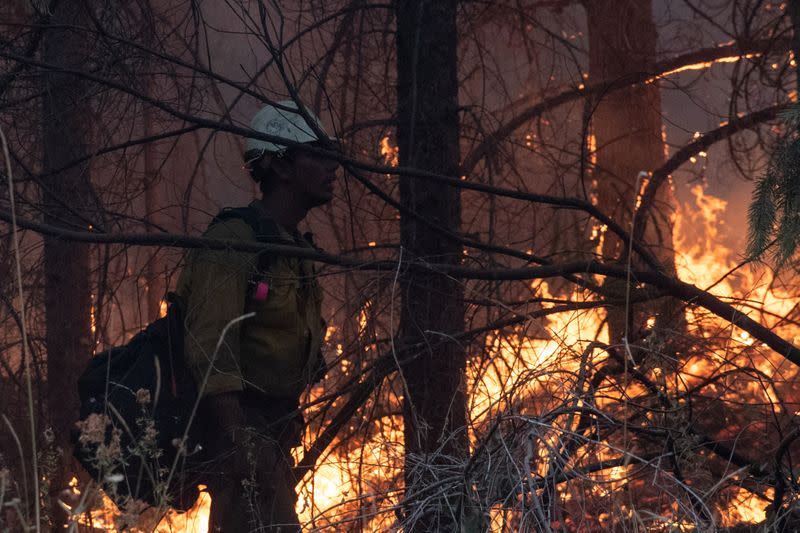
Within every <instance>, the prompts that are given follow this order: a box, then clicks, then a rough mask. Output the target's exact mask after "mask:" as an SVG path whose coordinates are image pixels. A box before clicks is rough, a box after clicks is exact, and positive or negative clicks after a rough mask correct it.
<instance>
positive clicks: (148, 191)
mask: <svg viewBox="0 0 800 533" xmlns="http://www.w3.org/2000/svg"><path fill="white" fill-rule="evenodd" d="M142 122H143V126H144V134H145V136H146V137H147V136H150V135H154V133H155V131H154V128H153V112H152V110H151V109H149V108H145V110H144V112H143V113H142ZM144 187H145V189H144V204H145V205H144V217H145V220H146V221H147V222H148V225H147V232H148V233H154V232H155V227H154V226H155V225H156V224H158V222H159V216H158V210H159V208H160V206H161V195H160V190H161V189H160V187H159V181H158V164H157V153H156V146H155V143H152V142H151V143H148V144H146V145H145V146H144ZM159 251H160V250H159V249H158V248H154V249H153V251H151V252H149V254H148V257H147V264H146V265H145V278H146V280H145V281H146V283H147V316H146V317H145V321H147V322H152V321H153V320H155V319H157V318H158V317H159V316H160V315H161V302H162V301H163V300H164V296H165V293H166V288H165V286H164V271H163V268H162V263H161V260H160V258H159V255H160V254H159Z"/></svg>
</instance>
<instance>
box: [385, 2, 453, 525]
mask: <svg viewBox="0 0 800 533" xmlns="http://www.w3.org/2000/svg"><path fill="white" fill-rule="evenodd" d="M456 5H457V2H456V1H455V0H437V1H431V0H427V1H426V0H397V1H396V2H395V14H396V20H397V41H396V42H397V76H398V87H397V99H398V104H397V115H398V127H397V138H398V146H399V150H400V165H402V166H412V167H416V168H419V169H423V170H428V171H434V172H437V173H441V174H445V175H451V176H452V175H456V173H457V171H458V164H459V120H458V77H457V62H456V60H457V57H456V56H457V52H456V47H457V41H458V39H457V30H456ZM400 200H401V203H402V204H403V205H404V206H405V207H407V208H409V209H411V210H413V211H416V212H417V213H419V214H421V215H422V216H423V217H425V218H426V219H428V220H430V221H433V222H434V223H435V224H436V225H438V226H440V227H441V228H443V229H445V230H447V231H448V232H451V233H458V232H459V228H460V223H461V200H460V192H459V190H458V189H456V188H454V187H449V186H446V185H444V184H441V183H434V182H432V181H425V180H414V179H409V178H408V177H401V179H400ZM400 232H401V244H402V253H403V254H404V256H405V257H404V258H403V259H406V260H410V259H416V260H425V261H431V262H443V263H448V264H459V263H460V262H461V256H462V251H461V246H460V244H459V243H458V241H457V240H455V239H453V238H451V237H448V236H447V235H444V234H442V233H441V232H434V231H431V230H430V229H429V228H428V227H426V226H425V225H424V224H421V223H420V222H419V221H418V220H417V219H415V218H412V217H408V216H402V217H401V220H400ZM400 286H401V290H402V310H401V313H400V344H401V345H412V344H417V343H419V342H424V341H425V340H426V339H441V338H442V337H451V336H453V335H455V334H457V333H458V332H460V331H462V330H463V327H464V324H463V322H464V304H463V289H462V287H461V284H460V283H459V282H458V281H456V280H454V279H452V278H449V277H447V276H445V275H440V274H436V273H433V272H431V273H419V272H417V273H412V272H409V273H408V274H407V275H404V276H403V278H402V280H401V285H400ZM434 345H435V346H436V347H435V348H434V349H430V350H429V351H428V352H427V353H425V354H424V355H422V356H421V357H419V358H416V359H414V360H412V361H410V362H406V363H403V364H402V365H401V377H402V381H403V382H404V385H405V391H404V398H403V413H404V430H405V447H406V461H405V481H406V508H405V512H406V519H407V522H408V528H407V529H408V530H409V531H454V530H456V529H457V528H458V524H459V522H460V521H461V517H459V516H454V513H453V510H454V509H457V508H459V505H458V501H456V500H458V499H459V498H460V497H461V494H460V493H456V492H457V491H448V490H441V489H439V490H437V491H436V494H431V492H427V493H426V488H428V487H429V486H430V484H431V483H432V482H433V481H434V480H436V479H437V477H439V476H441V475H442V472H443V471H446V470H448V469H449V468H452V467H455V466H456V465H457V464H458V463H460V462H461V461H462V460H463V459H464V458H465V457H466V453H467V447H468V446H467V445H468V443H467V434H466V397H465V390H464V383H463V381H464V370H465V353H464V348H463V347H462V346H461V345H459V343H457V342H454V341H452V342H443V343H439V342H437V343H435V344H434ZM445 475H446V472H445ZM423 501H424V502H426V503H422V502H423Z"/></svg>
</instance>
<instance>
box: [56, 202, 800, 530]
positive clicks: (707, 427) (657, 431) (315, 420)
mask: <svg viewBox="0 0 800 533" xmlns="http://www.w3.org/2000/svg"><path fill="white" fill-rule="evenodd" d="M693 194H694V197H695V202H694V204H693V205H688V206H683V207H682V208H681V209H680V210H679V212H678V214H677V216H676V219H675V221H674V222H675V247H676V266H677V269H678V275H679V277H680V278H681V279H682V280H684V281H687V282H690V283H692V284H694V285H696V286H698V287H700V288H702V289H708V290H709V291H710V292H711V293H712V294H714V295H715V296H717V297H718V298H720V299H723V300H724V301H726V302H728V303H730V304H732V305H734V307H735V308H736V309H737V311H738V312H741V313H744V314H747V315H748V316H750V317H751V318H753V319H754V320H756V321H758V322H760V323H761V324H764V325H766V326H768V327H769V328H771V329H772V330H773V331H775V332H776V333H778V334H779V335H781V336H782V337H784V338H786V339H788V340H791V341H795V339H796V337H797V336H798V335H800V328H799V327H798V325H797V322H796V318H797V316H796V315H797V309H796V307H797V302H798V298H797V297H795V296H793V295H794V294H797V291H796V290H795V289H794V288H793V287H792V286H790V285H789V284H788V283H786V282H785V281H783V280H781V279H779V278H775V277H773V276H772V274H771V273H770V271H769V270H768V269H753V268H751V267H744V268H738V267H737V264H736V252H734V251H732V250H728V249H724V248H721V247H720V246H719V239H718V235H717V233H716V231H717V230H716V220H717V219H718V218H719V217H721V216H722V215H723V214H724V210H725V208H726V206H725V203H724V202H723V201H721V200H719V199H717V198H713V197H710V196H708V195H706V194H705V193H704V192H703V190H702V189H701V188H699V187H697V188H695V189H694V190H693ZM701 230H702V231H701ZM532 290H533V292H534V294H535V296H536V297H538V299H539V300H538V303H537V307H536V311H537V313H539V316H543V315H546V318H545V319H544V320H531V321H528V322H527V323H526V325H525V326H524V327H523V326H516V327H515V328H512V329H508V330H506V331H504V332H503V333H502V334H498V333H495V334H492V335H485V336H484V337H482V338H481V339H482V340H481V341H480V343H479V344H478V348H480V349H478V350H477V351H478V352H480V355H476V356H474V357H472V358H470V360H469V364H468V369H467V381H466V384H465V386H466V389H467V391H468V409H469V413H470V426H469V427H468V428H467V432H468V434H469V441H470V447H471V449H470V456H469V458H468V459H466V460H464V459H462V460H454V459H452V458H447V457H435V458H431V457H410V458H406V457H405V456H404V450H403V418H402V391H403V388H402V380H401V379H400V378H399V377H398V376H396V375H395V376H394V377H390V378H389V379H388V380H385V381H382V382H381V384H379V386H378V387H377V388H376V389H375V391H374V392H373V394H372V395H371V396H370V399H369V400H368V401H367V402H366V403H365V404H364V405H363V406H361V407H360V408H359V409H358V411H357V415H356V416H354V417H352V418H351V419H350V421H349V423H348V424H346V425H345V426H344V427H342V428H341V430H340V431H339V433H338V437H337V438H336V439H335V440H334V442H333V444H332V446H331V447H329V448H328V449H327V451H325V452H324V453H323V454H322V456H321V457H320V458H319V460H318V461H317V463H316V465H317V466H316V467H315V468H314V470H313V471H312V472H309V473H308V474H307V475H306V477H305V478H304V479H303V480H302V482H301V483H300V485H299V489H300V498H299V500H298V507H297V510H298V513H299V514H300V516H301V520H303V521H304V523H306V524H307V526H308V528H309V529H314V530H321V531H342V530H353V531H386V530H396V529H400V528H403V526H408V525H411V524H412V523H413V522H414V521H415V520H416V519H417V518H418V517H419V516H422V515H424V514H425V513H426V512H429V510H430V509H431V508H437V509H445V511H442V512H448V513H457V514H456V516H458V517H459V520H460V522H461V523H462V524H464V527H465V528H467V529H465V530H469V531H485V530H487V529H488V530H491V531H517V530H523V531H548V530H567V531H600V530H608V531H714V530H720V529H722V528H727V527H732V526H740V525H744V524H758V523H761V522H764V521H765V520H768V519H769V520H782V519H783V518H782V517H787V518H786V519H787V520H788V517H789V516H791V514H792V511H793V505H794V498H795V496H796V494H795V484H794V479H793V477H792V470H791V468H792V467H791V462H790V461H789V457H790V452H791V451H792V444H793V440H794V438H795V437H796V436H797V435H798V432H797V431H795V430H794V429H793V428H795V427H796V422H795V420H796V418H797V416H798V415H800V405H798V400H799V399H800V394H798V393H799V392H800V391H798V390H797V387H798V385H797V384H796V383H797V379H796V378H797V369H796V367H795V366H794V365H793V364H791V363H789V362H788V361H787V360H785V359H784V358H783V357H781V356H780V355H778V354H776V353H774V352H773V351H771V350H770V349H769V348H767V347H766V346H765V345H762V344H761V343H760V342H758V341H755V340H754V339H753V338H752V337H751V336H750V335H749V334H748V333H747V332H745V331H742V330H740V329H737V328H735V327H732V326H731V325H730V322H729V321H728V320H725V319H723V318H720V317H717V316H714V315H711V314H710V313H708V312H706V311H703V310H702V309H700V308H697V307H693V306H691V305H689V306H685V307H684V308H682V309H681V310H680V313H679V316H680V319H679V320H676V321H673V322H672V323H665V322H664V321H660V320H658V319H657V318H656V317H651V319H650V320H647V321H646V324H643V326H642V329H641V331H640V332H638V334H637V335H635V336H634V335H632V336H631V338H632V340H631V341H630V342H624V343H622V344H621V345H609V340H608V328H607V316H606V312H605V310H604V309H603V308H602V307H599V306H598V307H596V308H592V307H591V303H592V299H591V298H590V297H588V296H586V294H585V293H575V294H572V295H568V296H569V301H571V302H582V303H584V304H585V305H581V306H577V307H579V308H576V309H572V310H567V311H564V310H563V304H560V303H548V302H555V301H558V300H559V299H560V300H562V301H563V300H565V296H564V295H563V294H562V295H558V294H553V292H554V291H553V290H552V289H551V286H550V285H549V284H548V283H547V282H538V281H537V282H535V283H534V284H533V285H532ZM645 309H646V307H645ZM548 310H550V311H549V312H550V313H551V314H548ZM515 311H516V312H518V313H520V312H522V313H525V312H529V311H527V310H522V311H520V310H519V309H517V310H515ZM731 318H733V317H731ZM364 320H366V319H362V326H363V322H364ZM473 344H474V343H473ZM362 350H363V352H364V356H363V360H364V361H366V362H367V363H365V368H366V367H369V365H370V364H371V362H372V361H374V359H375V357H376V356H377V354H378V353H379V351H380V349H379V343H377V342H365V343H364V344H363V346H362ZM356 366H357V365H355V364H353V363H352V362H349V361H346V360H342V361H341V368H340V369H338V370H340V372H339V375H338V376H337V378H336V379H337V380H338V381H339V382H340V383H349V384H350V385H353V384H358V383H359V382H360V381H363V379H362V378H361V377H360V376H363V375H365V371H364V368H356ZM331 390H332V389H331V385H330V383H328V382H326V384H325V387H320V388H318V389H315V390H314V391H312V392H311V394H310V396H309V408H308V410H307V413H306V415H307V419H308V420H309V421H310V425H309V430H308V431H307V434H306V437H305V439H306V442H305V443H304V445H305V447H306V448H309V447H310V446H311V444H312V443H313V442H314V441H315V440H316V439H317V438H318V437H319V435H320V434H322V433H323V432H324V429H325V427H326V424H323V423H322V422H321V421H322V420H324V421H326V423H327V422H329V421H330V420H331V418H332V417H333V416H334V415H335V414H336V413H337V412H338V410H339V409H342V408H343V406H344V405H345V404H346V403H347V396H346V395H345V396H342V397H339V398H337V399H336V400H334V401H331V402H326V401H323V400H324V399H325V398H326V397H327V396H326V395H329V394H330V393H331ZM301 458H302V451H301V450H298V453H297V459H298V460H300V459H301ZM404 461H407V464H406V466H407V467H408V468H410V469H411V472H412V473H411V474H410V476H409V479H414V472H416V471H419V472H424V471H429V470H433V471H435V472H434V473H435V475H436V479H438V482H437V483H436V484H435V486H434V487H433V488H427V489H425V490H420V491H418V492H416V491H414V490H413V489H414V488H413V487H412V488H411V489H412V491H411V492H412V493H413V497H412V498H410V500H409V501H406V503H405V504H404V505H403V507H401V506H400V504H401V499H402V496H403V494H404V492H403V487H404V484H405V481H404V475H403V468H404ZM427 479H430V478H429V477H428V478H427ZM71 490H73V491H77V490H78V489H77V488H76V487H72V489H71ZM426 491H427V492H426ZM209 505H210V497H209V496H208V494H206V493H203V495H202V497H201V499H199V500H198V501H197V503H196V504H195V506H194V507H193V508H192V509H191V510H190V511H189V512H187V513H183V514H178V513H174V512H170V513H167V515H166V516H165V517H163V518H162V519H161V521H160V525H159V526H158V528H157V529H156V530H157V531H192V532H195V531H196V532H203V531H206V529H205V528H206V527H207V526H206V522H207V516H208V512H209ZM88 507H92V506H86V508H88ZM94 507H95V508H98V509H97V510H94V511H92V512H91V513H89V512H88V511H86V512H84V513H82V514H81V515H80V516H76V519H77V520H78V521H79V522H81V523H82V524H89V523H90V522H91V523H92V524H93V525H94V526H95V527H101V528H103V529H107V530H113V529H114V527H115V526H114V520H115V517H116V519H118V517H119V513H118V512H116V510H115V509H114V506H113V504H111V502H110V501H109V500H108V499H103V500H102V501H97V502H95V505H94ZM90 516H91V518H90ZM156 518H157V517H150V518H149V520H150V521H151V522H150V524H151V527H152V524H153V523H155V522H156V521H157V520H156Z"/></svg>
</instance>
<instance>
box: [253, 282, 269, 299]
mask: <svg viewBox="0 0 800 533" xmlns="http://www.w3.org/2000/svg"><path fill="white" fill-rule="evenodd" d="M268 294H269V283H267V282H266V281H259V282H258V284H256V290H255V291H253V300H255V301H257V302H263V301H264V300H266V299H267V295H268Z"/></svg>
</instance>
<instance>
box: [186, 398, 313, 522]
mask: <svg viewBox="0 0 800 533" xmlns="http://www.w3.org/2000/svg"><path fill="white" fill-rule="evenodd" d="M242 407H243V409H244V411H245V416H246V418H247V425H248V429H247V430H243V431H241V432H237V434H236V435H235V438H234V443H233V445H232V444H231V442H230V440H229V439H227V438H225V436H224V435H222V430H221V429H220V427H219V426H218V424H215V423H214V421H211V420H208V419H207V418H206V424H205V438H204V439H203V440H204V442H205V445H206V447H207V448H206V449H207V457H208V458H209V460H208V461H207V462H206V463H205V464H204V468H203V472H202V474H201V475H200V482H201V483H204V484H206V485H207V486H208V490H209V492H210V493H211V519H210V523H209V531H210V532H214V533H216V532H222V533H247V532H250V531H258V532H267V533H278V532H280V533H290V532H291V533H295V532H299V531H300V526H299V520H298V518H297V513H295V510H294V507H295V503H296V502H297V493H296V492H295V485H297V480H296V479H295V478H294V476H293V474H292V467H293V466H294V460H293V459H292V456H291V453H290V452H291V449H292V448H294V447H295V446H298V445H299V444H300V437H301V434H302V431H303V418H302V416H301V415H299V414H294V415H292V414H291V413H292V411H295V410H296V409H297V401H296V400H286V399H279V398H269V397H266V396H264V395H261V394H257V393H250V392H247V393H245V394H244V395H243V401H242ZM202 413H203V411H201V414H202Z"/></svg>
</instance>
